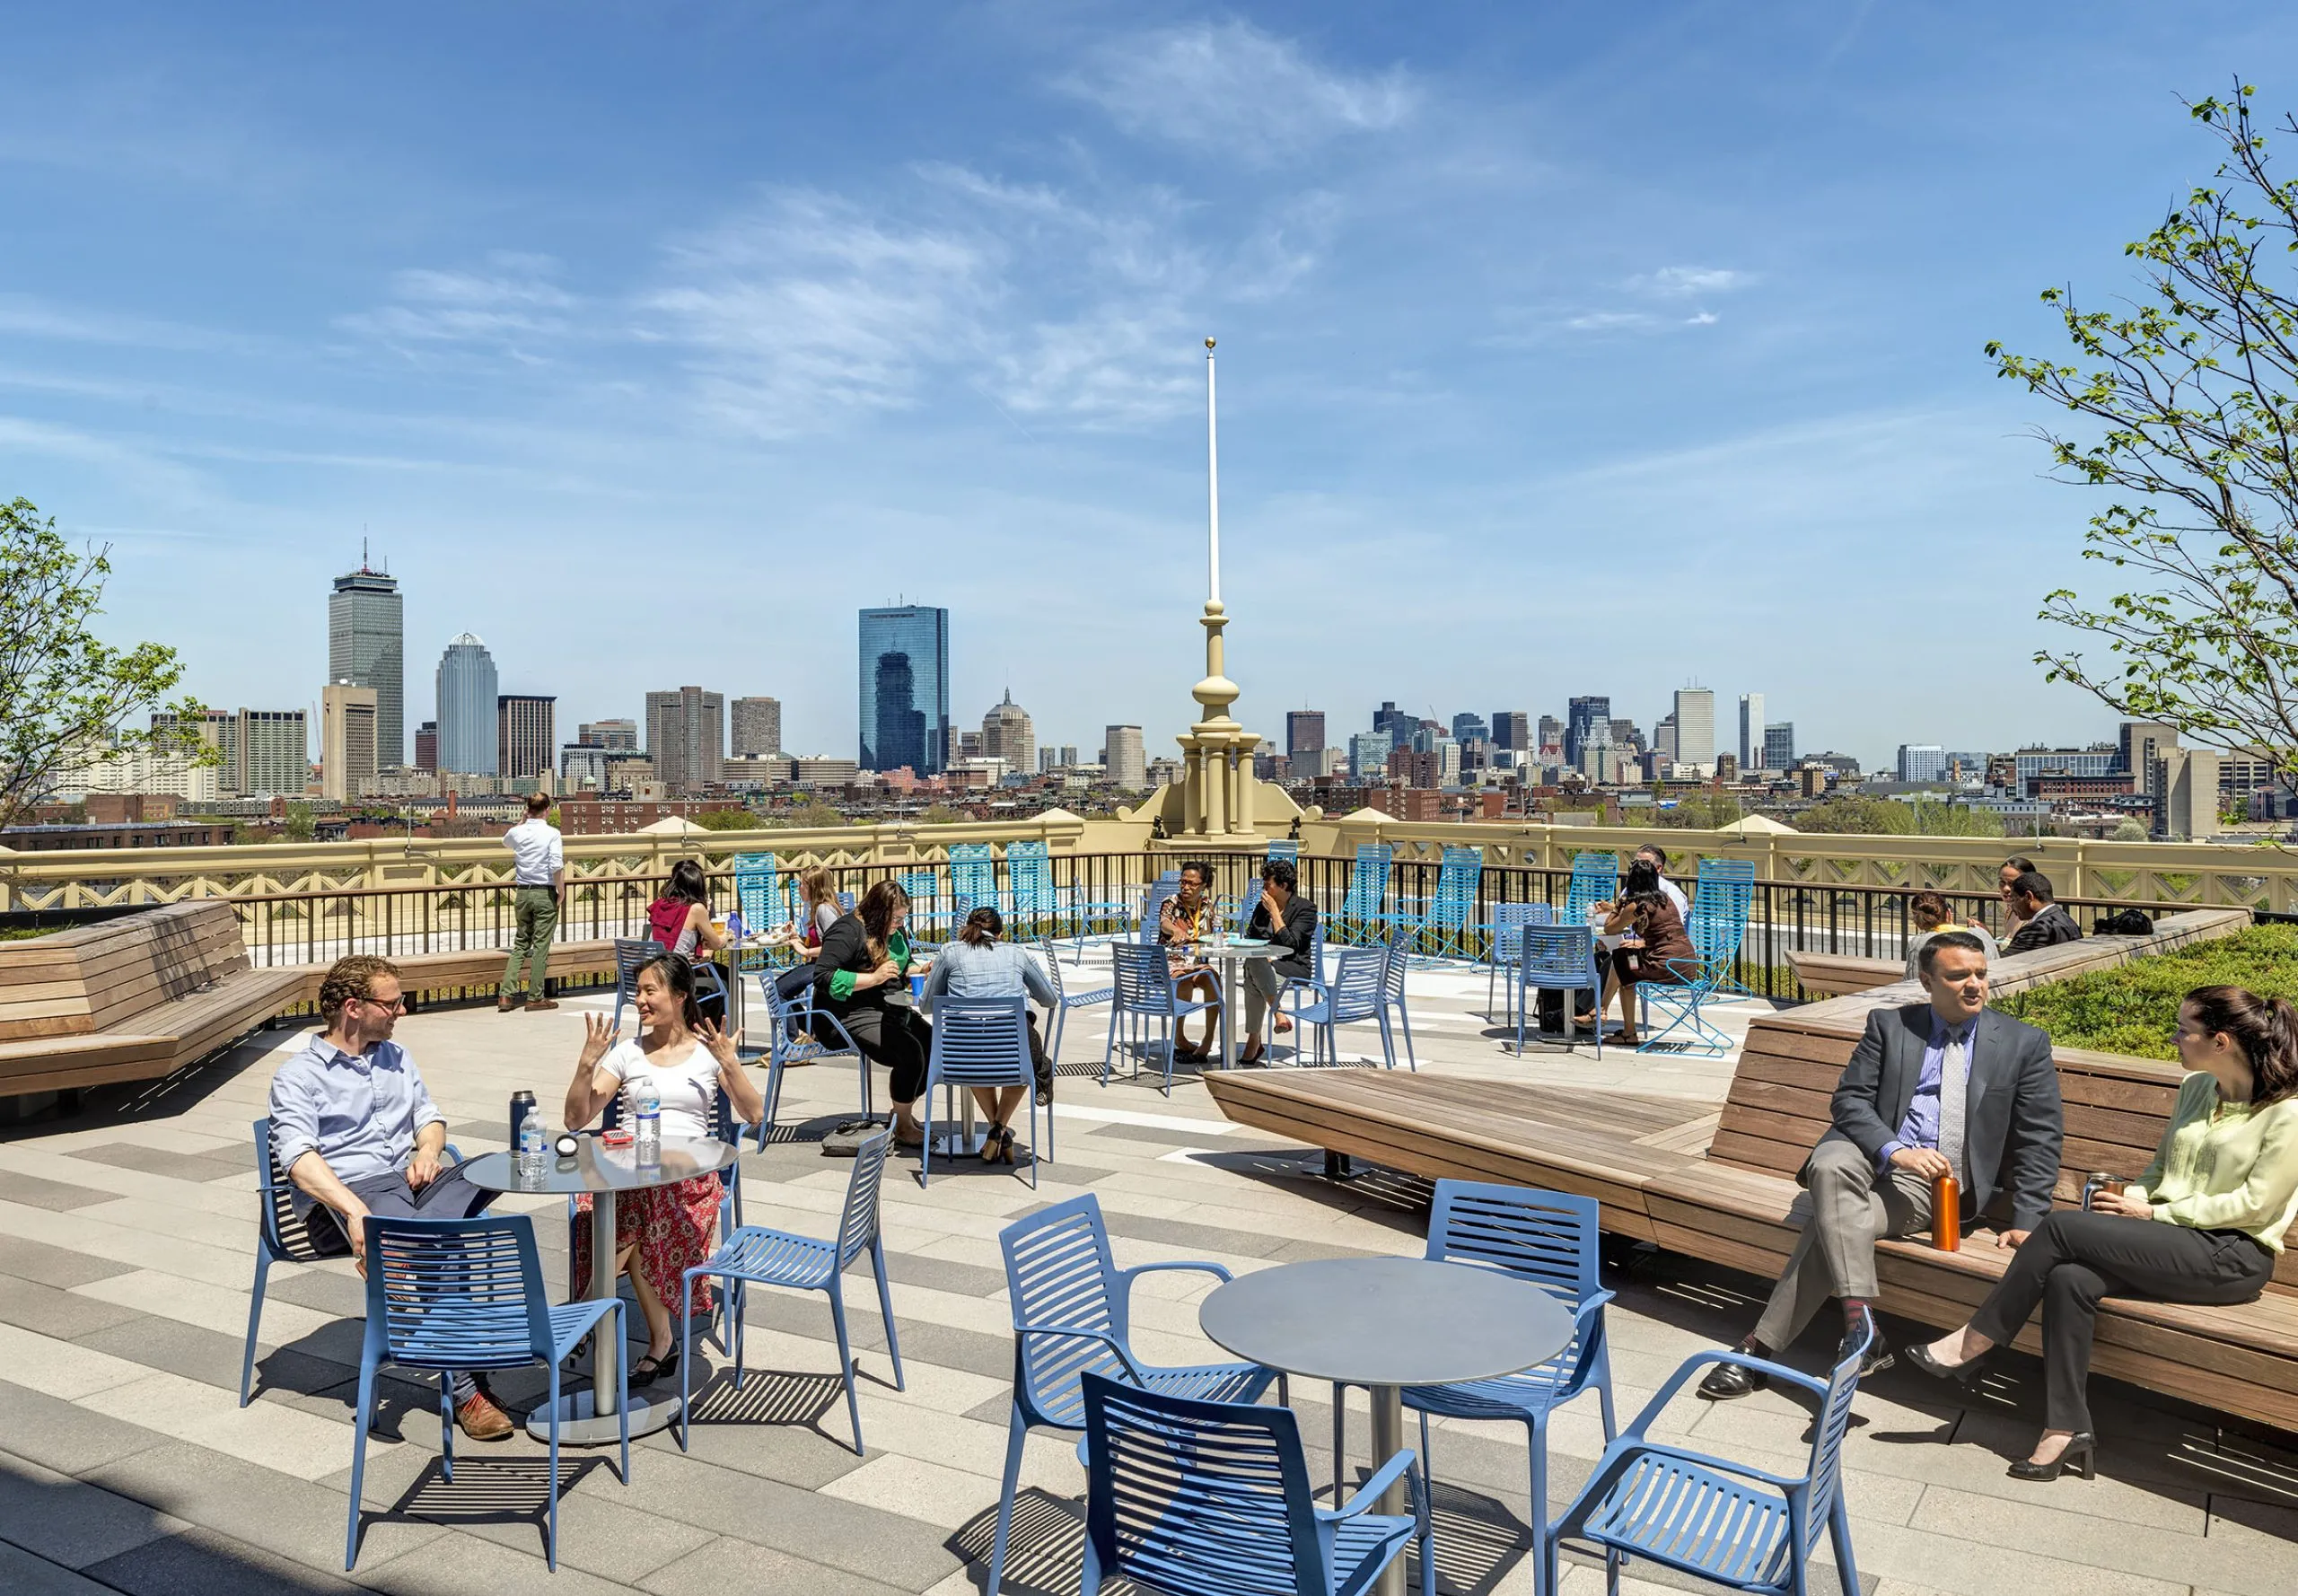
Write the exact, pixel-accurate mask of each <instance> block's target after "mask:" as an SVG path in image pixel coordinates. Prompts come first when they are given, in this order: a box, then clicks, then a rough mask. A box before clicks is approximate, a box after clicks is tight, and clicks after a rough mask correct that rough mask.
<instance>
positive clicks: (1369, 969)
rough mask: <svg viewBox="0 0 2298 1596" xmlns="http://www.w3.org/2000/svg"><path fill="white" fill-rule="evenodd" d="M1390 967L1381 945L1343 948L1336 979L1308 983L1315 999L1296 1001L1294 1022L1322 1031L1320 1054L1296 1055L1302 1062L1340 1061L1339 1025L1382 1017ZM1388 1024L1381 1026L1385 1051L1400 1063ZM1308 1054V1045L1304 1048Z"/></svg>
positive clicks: (1336, 963) (1337, 960)
mask: <svg viewBox="0 0 2298 1596" xmlns="http://www.w3.org/2000/svg"><path fill="white" fill-rule="evenodd" d="M1387 968H1388V953H1387V951H1386V950H1385V949H1381V948H1343V949H1341V950H1340V951H1338V952H1337V953H1335V954H1334V955H1333V956H1332V979H1331V980H1330V982H1329V983H1321V984H1320V983H1317V982H1311V983H1308V987H1306V988H1298V989H1299V990H1307V989H1309V988H1313V989H1314V990H1315V992H1316V1000H1315V1001H1314V1002H1312V1003H1311V1002H1302V1003H1297V1004H1294V1009H1293V1022H1294V1024H1295V1025H1297V1026H1299V1027H1301V1029H1302V1031H1303V1032H1305V1031H1306V1030H1308V1029H1309V1028H1311V1027H1312V1026H1313V1027H1314V1028H1316V1030H1318V1031H1319V1033H1320V1034H1319V1036H1318V1039H1317V1050H1316V1056H1315V1057H1314V1058H1313V1059H1311V1058H1309V1057H1305V1056H1303V1057H1299V1058H1298V1059H1296V1062H1298V1063H1302V1064H1311V1063H1313V1064H1320V1065H1338V1064H1339V1063H1340V1048H1339V1044H1338V1037H1337V1033H1338V1030H1339V1028H1340V1027H1341V1026H1344V1025H1351V1024H1355V1023H1356V1022H1360V1021H1364V1020H1373V1021H1378V1020H1380V1019H1381V1016H1382V1015H1383V1013H1385V1012H1386V1009H1385V1002H1384V998H1383V995H1382V993H1381V977H1382V975H1383V974H1384V973H1385V971H1386V969H1387ZM1388 1042H1389V1034H1388V1027H1387V1026H1386V1025H1383V1026H1381V1052H1382V1054H1383V1055H1384V1056H1385V1057H1386V1058H1387V1060H1388V1066H1389V1068H1390V1069H1394V1068H1396V1066H1397V1059H1396V1054H1395V1053H1394V1052H1393V1051H1390V1048H1389V1045H1388ZM1303 1053H1304V1055H1305V1049H1304V1050H1303Z"/></svg>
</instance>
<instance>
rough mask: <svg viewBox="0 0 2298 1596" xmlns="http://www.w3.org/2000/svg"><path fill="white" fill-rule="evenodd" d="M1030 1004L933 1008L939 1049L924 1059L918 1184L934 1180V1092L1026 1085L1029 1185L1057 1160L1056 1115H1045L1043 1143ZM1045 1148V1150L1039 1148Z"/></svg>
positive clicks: (993, 1001) (982, 1001) (1008, 1000)
mask: <svg viewBox="0 0 2298 1596" xmlns="http://www.w3.org/2000/svg"><path fill="white" fill-rule="evenodd" d="M1029 1003H1030V1000H1029V999H1028V998H1026V997H944V998H942V999H940V1000H939V1001H937V1002H936V1003H935V1004H934V1046H933V1048H931V1050H930V1051H929V1052H928V1053H927V1055H926V1058H925V1092H924V1093H923V1097H924V1100H925V1106H924V1109H923V1110H922V1111H923V1113H924V1116H925V1145H924V1146H923V1147H921V1148H920V1149H918V1154H917V1183H918V1184H919V1185H920V1186H925V1185H929V1184H931V1183H932V1180H933V1178H934V1088H935V1087H936V1086H946V1087H950V1088H952V1089H953V1090H955V1091H960V1092H963V1091H968V1090H970V1089H973V1088H976V1087H998V1086H1022V1087H1026V1088H1029V1090H1027V1091H1025V1092H1022V1102H1023V1104H1024V1105H1025V1106H1026V1107H1027V1108H1028V1109H1029V1110H1030V1147H1031V1157H1030V1186H1031V1189H1033V1190H1034V1189H1035V1188H1036V1187H1037V1183H1038V1165H1039V1163H1040V1162H1044V1163H1050V1162H1053V1116H1052V1115H1051V1114H1048V1115H1047V1116H1046V1117H1045V1131H1046V1139H1045V1140H1044V1141H1043V1142H1042V1143H1040V1142H1039V1140H1038V1094H1037V1091H1036V1087H1037V1083H1038V1077H1037V1071H1036V1068H1035V1067H1034V1066H1033V1065H1031V1062H1030V1026H1029ZM1040 1147H1042V1149H1043V1151H1042V1152H1039V1151H1038V1149H1039V1148H1040Z"/></svg>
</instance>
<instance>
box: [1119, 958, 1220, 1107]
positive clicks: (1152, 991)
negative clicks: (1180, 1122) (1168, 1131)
mask: <svg viewBox="0 0 2298 1596" xmlns="http://www.w3.org/2000/svg"><path fill="white" fill-rule="evenodd" d="M1110 968H1111V970H1112V972H1113V973H1114V975H1115V976H1116V985H1115V988H1114V990H1115V992H1116V994H1117V997H1116V1001H1115V1002H1114V1003H1112V1004H1110V1039H1109V1045H1108V1046H1107V1047H1106V1048H1103V1049H1102V1051H1101V1084H1102V1085H1104V1086H1106V1085H1108V1084H1109V1083H1110V1059H1111V1058H1112V1057H1115V1056H1116V1054H1117V1032H1118V1024H1119V1022H1124V1023H1125V1025H1126V1030H1127V1040H1128V1041H1133V1040H1138V1042H1139V1043H1140V1045H1142V1046H1147V1039H1148V1030H1149V1027H1150V1026H1151V1025H1152V1024H1154V1025H1155V1026H1157V1027H1158V1028H1159V1030H1160V1031H1161V1032H1162V1036H1163V1039H1164V1049H1165V1083H1164V1087H1163V1090H1164V1092H1165V1095H1166V1096H1168V1097H1171V1095H1172V1092H1173V1045H1174V1044H1173V1039H1174V1037H1175V1035H1176V1034H1178V1032H1179V1030H1180V1021H1181V1020H1182V1019H1184V1018H1185V1017H1187V1016H1188V1015H1190V1014H1196V1013H1203V1012H1204V1011H1205V1010H1206V1009H1217V1008H1219V1007H1220V1006H1221V1005H1220V1004H1219V1003H1218V1002H1217V1001H1215V999H1212V998H1209V997H1208V998H1183V997H1182V996H1181V995H1180V993H1179V992H1177V991H1175V990H1174V987H1173V968H1172V965H1171V963H1170V962H1168V960H1167V958H1166V954H1165V950H1164V949H1162V948H1161V947H1158V946H1156V945H1155V944H1154V943H1146V944H1145V943H1110ZM1140 1073H1141V1068H1140V1060H1139V1058H1138V1057H1137V1056H1136V1059H1135V1062H1134V1074H1135V1076H1136V1078H1138V1077H1139V1075H1140Z"/></svg>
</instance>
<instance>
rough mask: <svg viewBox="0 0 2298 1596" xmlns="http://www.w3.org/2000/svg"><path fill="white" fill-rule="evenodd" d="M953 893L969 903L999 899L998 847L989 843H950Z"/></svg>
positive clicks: (951, 888)
mask: <svg viewBox="0 0 2298 1596" xmlns="http://www.w3.org/2000/svg"><path fill="white" fill-rule="evenodd" d="M950 896H951V897H952V898H953V899H954V898H962V899H965V900H966V901H967V902H968V903H996V901H997V850H996V848H995V847H993V846H991V845H990V844H988V843H986V842H960V843H952V845H951V846H950Z"/></svg>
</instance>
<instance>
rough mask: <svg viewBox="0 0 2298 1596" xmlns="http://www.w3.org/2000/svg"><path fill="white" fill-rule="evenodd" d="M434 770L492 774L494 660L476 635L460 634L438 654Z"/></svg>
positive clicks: (496, 742) (495, 740) (495, 745)
mask: <svg viewBox="0 0 2298 1596" xmlns="http://www.w3.org/2000/svg"><path fill="white" fill-rule="evenodd" d="M437 688H438V696H439V768H440V769H441V770H443V771H457V772H460V773H461V774H463V775H466V776H493V775H494V774H495V773H496V754H497V750H498V748H499V739H498V737H497V735H496V708H495V700H496V697H498V683H497V681H496V674H495V656H494V655H493V654H491V653H487V645H486V644H484V643H482V642H480V641H479V639H478V635H477V634H476V633H472V632H464V633H461V634H460V635H459V636H456V638H455V640H454V641H453V642H452V643H450V644H448V645H447V650H446V652H445V653H443V654H442V655H440V656H439V670H438V673H437Z"/></svg>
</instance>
